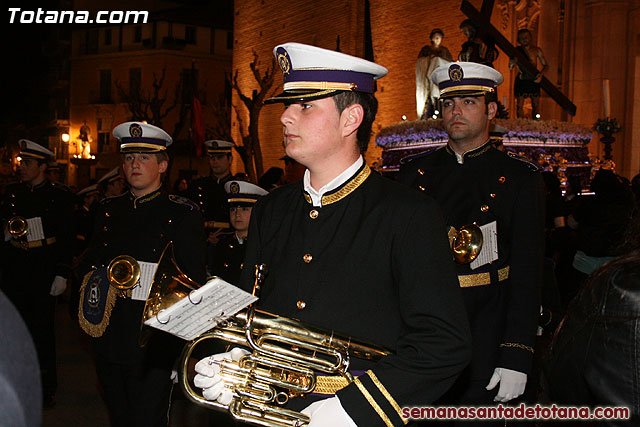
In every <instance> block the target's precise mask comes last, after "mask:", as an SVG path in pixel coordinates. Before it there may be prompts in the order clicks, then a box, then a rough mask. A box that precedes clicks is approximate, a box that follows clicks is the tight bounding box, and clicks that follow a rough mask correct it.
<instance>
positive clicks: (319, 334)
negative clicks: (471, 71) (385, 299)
mask: <svg viewBox="0 0 640 427" xmlns="http://www.w3.org/2000/svg"><path fill="white" fill-rule="evenodd" d="M166 252H167V250H166V249H165V253H166ZM165 253H163V255H162V257H161V258H160V261H159V262H158V269H157V271H156V275H155V277H154V281H153V285H152V288H151V294H150V296H149V299H148V300H147V305H150V307H149V309H147V308H145V315H144V316H145V317H147V318H148V317H149V316H153V315H157V313H158V311H159V309H161V308H160V307H167V306H168V305H167V304H165V303H164V302H163V300H164V299H165V298H164V297H163V296H162V293H166V294H167V295H168V298H169V299H171V298H174V297H175V295H176V292H177V293H182V295H183V297H185V296H186V297H188V293H189V291H188V290H189V289H193V287H194V286H196V287H199V286H198V285H197V284H196V283H195V282H193V281H192V280H191V279H189V278H188V277H186V276H185V275H184V273H182V272H181V271H180V269H179V268H178V266H177V265H176V262H175V260H174V259H173V257H172V255H173V253H172V251H171V252H170V255H171V258H169V257H166V256H165ZM264 274H265V267H264V265H260V266H256V273H255V284H254V289H253V293H254V295H258V294H259V292H260V287H261V284H262V281H263V280H264ZM154 289H155V290H156V292H155V294H154ZM161 290H162V291H161ZM152 299H153V300H154V301H155V302H154V303H153V304H149V301H151V300H152ZM169 305H170V304H169ZM152 307H155V308H152ZM207 340H220V341H222V342H224V343H226V344H228V345H230V346H234V347H235V346H242V347H245V348H247V349H249V350H250V351H251V353H249V354H247V355H245V356H243V357H242V358H241V359H240V360H239V361H232V360H223V361H219V362H216V363H219V365H220V368H221V370H220V375H222V379H223V380H224V382H225V384H226V385H227V386H228V387H229V389H231V390H232V391H233V399H232V401H231V402H230V403H229V404H228V405H224V404H221V403H219V402H217V401H209V400H207V399H205V398H204V397H203V396H202V395H201V394H200V393H198V392H197V391H196V390H195V389H194V387H193V386H192V385H191V382H190V380H189V365H190V357H191V354H192V353H193V351H194V350H195V349H196V347H197V346H198V345H199V344H201V343H202V342H204V341H207ZM387 354H389V351H387V350H385V349H383V348H381V347H379V346H376V345H373V344H369V343H366V342H359V341H356V340H353V339H351V338H350V337H348V336H342V335H338V334H336V333H334V332H333V331H328V330H324V329H321V328H318V327H315V326H312V325H307V324H304V323H302V322H300V321H298V320H294V319H290V318H286V317H281V316H277V315H275V314H271V313H268V312H266V311H261V310H256V308H255V306H254V305H252V306H250V307H249V308H247V309H244V310H242V311H240V312H239V313H238V314H236V315H235V316H233V317H229V318H227V319H225V320H224V321H222V322H221V323H220V324H219V325H218V326H217V327H215V328H213V329H212V330H211V331H209V332H207V333H205V334H203V335H201V336H200V337H198V338H196V339H195V340H193V341H191V342H190V343H189V344H187V345H186V346H185V348H184V349H183V351H182V356H181V359H180V365H179V371H178V372H179V374H180V385H181V387H182V389H183V391H184V393H185V394H186V396H187V397H188V398H189V399H190V400H191V401H192V402H194V403H196V404H198V405H200V406H204V407H207V408H211V409H214V410H218V411H227V412H229V413H230V414H231V416H232V417H233V418H235V419H236V420H238V421H242V422H245V423H249V424H254V425H261V426H268V427H284V426H304V425H305V424H308V423H309V417H307V416H306V415H304V414H302V413H300V412H296V411H292V410H289V409H286V408H284V407H283V406H284V405H285V404H286V403H287V401H288V400H289V398H292V397H297V396H303V395H305V394H308V393H311V392H312V391H313V390H314V388H315V387H316V378H317V377H316V372H322V373H325V374H330V375H339V376H341V377H343V378H344V379H345V381H344V384H345V385H347V384H348V383H350V382H351V381H353V377H352V375H351V374H350V373H349V372H348V369H349V365H350V358H351V357H356V358H359V359H365V360H373V361H375V360H378V359H380V358H382V357H383V356H385V355H387Z"/></svg>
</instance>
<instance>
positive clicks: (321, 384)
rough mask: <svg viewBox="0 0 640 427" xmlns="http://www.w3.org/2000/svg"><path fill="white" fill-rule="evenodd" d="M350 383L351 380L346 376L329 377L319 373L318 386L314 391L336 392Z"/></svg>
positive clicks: (322, 392)
mask: <svg viewBox="0 0 640 427" xmlns="http://www.w3.org/2000/svg"><path fill="white" fill-rule="evenodd" d="M348 385H349V380H348V379H346V378H345V377H328V376H321V375H318V376H317V377H316V386H315V387H314V389H313V393H320V394H336V392H337V391H338V390H342V389H343V388H345V387H346V386H348Z"/></svg>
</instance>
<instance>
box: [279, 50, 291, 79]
mask: <svg viewBox="0 0 640 427" xmlns="http://www.w3.org/2000/svg"><path fill="white" fill-rule="evenodd" d="M278 65H280V69H281V70H282V73H283V74H289V71H291V63H290V62H289V57H288V56H287V52H284V53H280V54H278Z"/></svg>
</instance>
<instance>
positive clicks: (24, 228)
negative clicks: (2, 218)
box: [7, 216, 29, 239]
mask: <svg viewBox="0 0 640 427" xmlns="http://www.w3.org/2000/svg"><path fill="white" fill-rule="evenodd" d="M7 231H8V232H9V234H11V236H12V237H13V238H14V239H19V238H20V237H23V236H25V235H26V234H27V232H28V231H29V226H28V223H27V220H26V219H24V218H23V217H21V216H14V217H13V218H11V219H10V220H9V221H7Z"/></svg>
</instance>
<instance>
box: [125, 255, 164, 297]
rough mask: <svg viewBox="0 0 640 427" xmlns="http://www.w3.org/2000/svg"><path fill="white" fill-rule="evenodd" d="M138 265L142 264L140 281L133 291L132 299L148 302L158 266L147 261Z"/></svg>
mask: <svg viewBox="0 0 640 427" xmlns="http://www.w3.org/2000/svg"><path fill="white" fill-rule="evenodd" d="M138 264H140V280H139V281H138V283H137V284H136V286H135V287H134V288H133V289H132V290H131V299H134V300H137V301H146V300H147V297H148V296H149V289H151V282H153V276H154V275H155V274H156V268H158V264H157V263H155V262H146V261H138Z"/></svg>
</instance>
